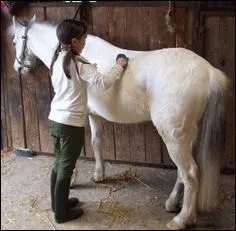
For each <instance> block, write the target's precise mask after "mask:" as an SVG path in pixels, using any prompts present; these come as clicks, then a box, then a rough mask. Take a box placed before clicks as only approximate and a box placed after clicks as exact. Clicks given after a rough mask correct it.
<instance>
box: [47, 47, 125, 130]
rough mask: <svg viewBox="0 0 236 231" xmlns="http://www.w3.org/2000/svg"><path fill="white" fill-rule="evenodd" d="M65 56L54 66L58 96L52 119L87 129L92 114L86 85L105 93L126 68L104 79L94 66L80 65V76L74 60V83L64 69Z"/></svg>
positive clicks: (117, 68) (60, 55)
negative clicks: (87, 119) (88, 116)
mask: <svg viewBox="0 0 236 231" xmlns="http://www.w3.org/2000/svg"><path fill="white" fill-rule="evenodd" d="M65 54H66V52H65V51H62V52H60V53H59V56H58V58H57V60H56V61H55V63H54V66H53V74H52V77H51V81H52V85H53V89H54V92H55V95H54V97H53V100H52V102H51V110H50V113H49V117H48V118H49V119H50V120H52V121H55V122H58V123H62V124H66V125H71V126H75V127H83V126H85V121H86V116H87V111H88V109H87V86H86V85H87V84H91V85H93V86H96V87H98V88H100V89H103V90H104V89H107V88H109V87H111V86H112V84H113V83H114V82H115V81H116V80H117V79H119V78H120V77H121V74H122V73H123V67H121V66H120V65H118V64H115V65H114V66H113V67H112V68H111V70H110V72H109V73H108V74H107V75H106V76H104V75H101V74H100V73H99V72H98V71H97V70H96V68H95V67H93V66H92V65H91V64H84V63H82V62H77V64H78V70H79V75H78V73H77V71H76V67H75V62H74V61H73V60H71V63H70V74H71V79H68V78H67V77H66V75H65V73H64V71H63V67H62V62H63V58H64V56H65ZM76 59H77V60H81V59H82V60H84V61H87V60H85V59H84V58H83V57H81V56H78V57H76ZM87 62H88V61H87Z"/></svg>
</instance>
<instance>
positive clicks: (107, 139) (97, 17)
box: [86, 7, 115, 159]
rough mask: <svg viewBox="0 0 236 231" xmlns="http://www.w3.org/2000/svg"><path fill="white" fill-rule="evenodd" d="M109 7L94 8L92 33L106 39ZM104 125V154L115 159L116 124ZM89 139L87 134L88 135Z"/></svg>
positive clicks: (104, 121)
mask: <svg viewBox="0 0 236 231" xmlns="http://www.w3.org/2000/svg"><path fill="white" fill-rule="evenodd" d="M108 12H109V8H108V7H99V8H96V9H93V12H92V16H93V25H92V30H93V31H92V33H93V34H94V35H97V36H100V37H101V38H104V39H105V40H109V30H108ZM102 126H103V137H104V142H103V150H102V156H103V158H104V159H115V140H114V139H115V137H114V127H113V126H114V124H113V123H111V122H108V121H106V120H103V121H102ZM86 139H87V136H86Z"/></svg>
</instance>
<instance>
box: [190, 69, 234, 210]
mask: <svg viewBox="0 0 236 231" xmlns="http://www.w3.org/2000/svg"><path fill="white" fill-rule="evenodd" d="M209 79H210V83H209V91H208V98H207V104H206V108H205V112H204V115H203V118H202V120H201V126H200V127H199V131H198V135H197V139H196V140H195V144H194V149H193V154H194V156H195V159H196V162H197V164H198V166H199V168H200V181H199V194H198V205H197V207H198V210H199V211H209V210H210V209H213V208H215V207H216V206H217V204H218V180H219V176H220V159H221V154H223V152H224V144H225V142H224V141H225V111H224V107H225V103H226V102H225V96H226V95H227V94H226V93H227V92H228V90H229V86H230V84H231V83H230V80H229V79H228V78H227V77H226V76H225V74H224V73H223V72H221V71H220V70H218V69H213V71H212V73H210V78H209Z"/></svg>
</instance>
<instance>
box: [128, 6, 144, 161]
mask: <svg viewBox="0 0 236 231" xmlns="http://www.w3.org/2000/svg"><path fill="white" fill-rule="evenodd" d="M125 11H126V31H125V37H126V48H127V49H129V50H145V49H146V48H145V47H144V45H145V43H144V37H143V30H142V25H143V24H142V23H143V22H142V20H143V8H142V7H135V6H134V7H129V6H127V7H125ZM129 129H130V158H131V161H132V162H145V129H144V124H143V123H141V124H130V128H129Z"/></svg>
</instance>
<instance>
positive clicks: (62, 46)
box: [61, 44, 71, 51]
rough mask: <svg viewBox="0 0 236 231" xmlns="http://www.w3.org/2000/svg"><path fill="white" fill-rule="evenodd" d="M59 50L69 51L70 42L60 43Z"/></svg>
mask: <svg viewBox="0 0 236 231" xmlns="http://www.w3.org/2000/svg"><path fill="white" fill-rule="evenodd" d="M61 50H62V51H71V45H70V44H61Z"/></svg>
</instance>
